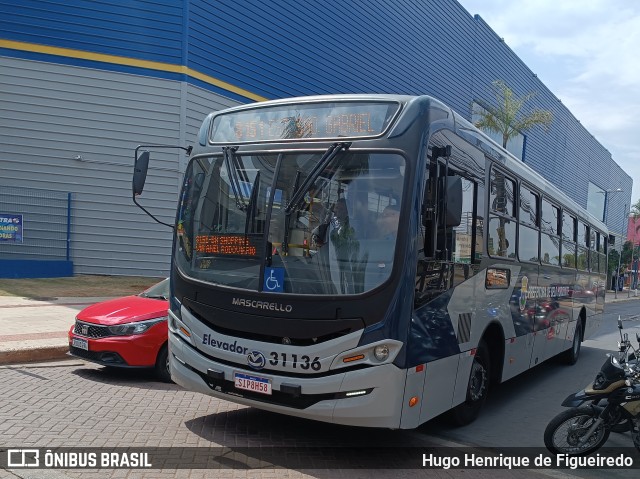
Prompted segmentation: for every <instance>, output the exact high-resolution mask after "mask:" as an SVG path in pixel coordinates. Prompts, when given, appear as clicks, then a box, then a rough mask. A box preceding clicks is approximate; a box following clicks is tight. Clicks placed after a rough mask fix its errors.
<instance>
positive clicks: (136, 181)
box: [131, 145, 193, 229]
mask: <svg viewBox="0 0 640 479" xmlns="http://www.w3.org/2000/svg"><path fill="white" fill-rule="evenodd" d="M141 148H178V149H181V150H184V151H186V152H187V155H190V154H191V151H192V150H193V147H192V146H186V147H185V146H175V145H138V146H137V147H136V149H135V152H134V157H133V178H132V181H131V193H132V195H131V199H132V200H133V202H134V204H135V205H136V206H137V207H138V208H140V209H141V210H142V211H144V212H145V213H146V214H147V215H149V216H150V217H151V218H152V219H153V220H154V221H156V222H157V223H160V224H161V225H165V226H168V227H169V228H171V229H173V225H171V224H169V223H165V222H163V221H160V220H159V219H158V218H156V217H155V216H154V215H153V214H151V213H150V212H149V211H147V209H146V208H145V207H144V206H142V205H141V204H140V203H138V201H137V197H138V196H140V195H141V194H142V190H143V189H144V183H145V181H146V179H147V170H148V168H149V160H150V159H151V154H150V153H149V151H148V150H143V151H142V152H141V153H140V154H138V152H139V151H140V149H141Z"/></svg>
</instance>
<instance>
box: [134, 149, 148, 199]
mask: <svg viewBox="0 0 640 479" xmlns="http://www.w3.org/2000/svg"><path fill="white" fill-rule="evenodd" d="M149 156H150V155H149V152H148V151H146V150H145V151H143V152H142V153H140V155H139V156H138V158H136V164H135V165H134V167H133V181H132V182H131V188H132V190H133V196H138V195H141V194H142V190H143V189H144V182H145V180H146V179H147V169H148V168H149Z"/></svg>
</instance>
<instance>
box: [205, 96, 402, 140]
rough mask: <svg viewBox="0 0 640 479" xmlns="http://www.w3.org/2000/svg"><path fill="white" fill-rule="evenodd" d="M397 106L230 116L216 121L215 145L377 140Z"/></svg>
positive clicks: (351, 105) (329, 106)
mask: <svg viewBox="0 0 640 479" xmlns="http://www.w3.org/2000/svg"><path fill="white" fill-rule="evenodd" d="M399 106H400V105H399V104H398V103H395V102H376V103H366V102H348V103H309V104H301V105H283V106H272V107H269V108H254V109H251V110H245V111H237V112H230V113H227V114H223V115H220V116H217V117H216V118H215V119H214V121H213V128H212V130H211V141H212V142H213V143H238V142H255V141H266V140H286V139H301V138H307V139H315V138H349V137H358V138H362V137H370V136H376V135H379V134H381V133H383V132H384V131H385V129H386V128H387V127H388V125H389V123H390V121H391V119H392V118H393V116H394V115H395V113H396V112H397V111H398V109H399Z"/></svg>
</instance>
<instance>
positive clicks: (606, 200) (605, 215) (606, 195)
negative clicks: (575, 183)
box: [599, 188, 627, 299]
mask: <svg viewBox="0 0 640 479" xmlns="http://www.w3.org/2000/svg"><path fill="white" fill-rule="evenodd" d="M622 191H623V190H622V188H616V189H615V190H604V191H602V193H603V194H604V212H603V215H602V219H603V221H604V223H605V224H606V225H607V229H608V228H609V225H608V222H607V220H608V219H609V198H610V193H621V192H622ZM599 193H600V192H599ZM624 211H625V215H626V211H627V205H626V204H625V205H624ZM622 229H623V231H624V223H623V226H622ZM620 238H621V242H622V235H620ZM621 259H622V247H620V251H618V269H617V270H616V272H615V275H614V277H615V283H614V284H613V294H614V297H615V298H616V299H618V285H619V284H620V277H619V274H620V260H621Z"/></svg>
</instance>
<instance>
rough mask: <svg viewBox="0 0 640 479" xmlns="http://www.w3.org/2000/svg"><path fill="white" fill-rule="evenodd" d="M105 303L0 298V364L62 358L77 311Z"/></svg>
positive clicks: (101, 299) (59, 299) (79, 300)
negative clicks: (91, 305)
mask: <svg viewBox="0 0 640 479" xmlns="http://www.w3.org/2000/svg"><path fill="white" fill-rule="evenodd" d="M106 299H110V298H41V299H29V298H20V297H17V296H0V331H1V332H2V334H0V364H14V363H20V362H28V361H45V360H52V359H60V358H63V357H64V356H65V355H66V353H67V351H68V350H69V343H68V339H67V332H68V331H69V328H70V327H71V325H72V324H73V323H74V321H75V317H76V314H77V313H78V311H80V310H81V309H84V308H86V307H87V306H89V305H90V304H93V303H97V302H99V301H104V300H106Z"/></svg>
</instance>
